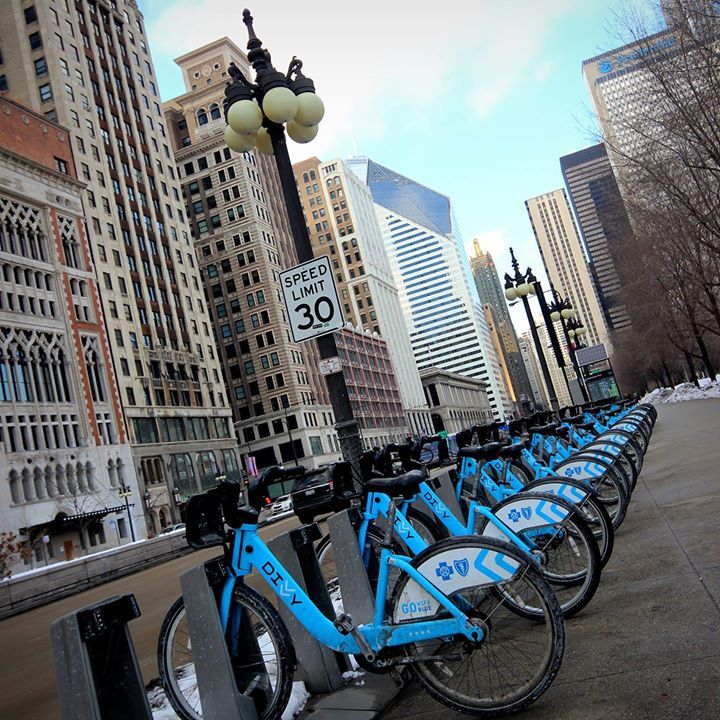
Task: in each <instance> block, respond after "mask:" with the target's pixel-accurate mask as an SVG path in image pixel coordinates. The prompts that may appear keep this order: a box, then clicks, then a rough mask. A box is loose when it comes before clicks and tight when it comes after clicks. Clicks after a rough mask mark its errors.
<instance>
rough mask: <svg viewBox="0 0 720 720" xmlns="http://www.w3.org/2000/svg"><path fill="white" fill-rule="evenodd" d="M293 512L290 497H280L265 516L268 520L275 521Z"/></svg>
mask: <svg viewBox="0 0 720 720" xmlns="http://www.w3.org/2000/svg"><path fill="white" fill-rule="evenodd" d="M292 511H293V502H292V498H291V497H290V495H281V496H280V497H279V498H277V499H276V500H275V502H274V503H273V504H272V505H271V506H270V509H269V511H268V514H267V519H268V520H276V519H278V518H280V517H283V516H285V515H290V514H291V513H292Z"/></svg>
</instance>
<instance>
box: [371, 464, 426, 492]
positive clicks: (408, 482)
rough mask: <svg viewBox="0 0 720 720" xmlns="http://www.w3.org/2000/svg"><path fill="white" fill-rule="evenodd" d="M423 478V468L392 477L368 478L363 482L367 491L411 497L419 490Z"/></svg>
mask: <svg viewBox="0 0 720 720" xmlns="http://www.w3.org/2000/svg"><path fill="white" fill-rule="evenodd" d="M423 480H425V472H424V471H423V470H411V471H410V472H406V473H403V474H402V475H395V476H393V477H378V478H370V479H369V480H368V481H367V482H366V483H365V489H366V490H367V491H368V492H379V493H383V494H384V495H402V496H403V497H412V496H413V495H415V494H417V492H418V491H419V490H420V483H421V482H422V481H423Z"/></svg>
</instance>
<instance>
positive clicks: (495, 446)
mask: <svg viewBox="0 0 720 720" xmlns="http://www.w3.org/2000/svg"><path fill="white" fill-rule="evenodd" d="M504 447H505V443H501V442H492V443H487V444H486V445H472V446H470V447H464V448H460V450H458V457H469V458H472V459H473V460H494V459H495V458H496V457H497V456H498V453H499V452H500V449H501V448H504Z"/></svg>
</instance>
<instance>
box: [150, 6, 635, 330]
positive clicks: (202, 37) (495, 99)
mask: <svg viewBox="0 0 720 720" xmlns="http://www.w3.org/2000/svg"><path fill="white" fill-rule="evenodd" d="M621 1H622V0H514V1H513V2H508V0H455V2H447V3H438V2H429V0H389V1H388V0H385V2H377V0H363V2H358V3H349V2H347V0H345V1H342V2H337V0H334V1H333V2H328V1H327V0H314V2H311V3H298V2H290V1H289V0H274V1H273V2H271V3H259V2H258V3H256V4H255V5H251V6H250V9H251V10H252V11H253V16H254V18H255V31H256V34H257V36H258V37H259V38H260V39H261V40H262V41H263V42H264V44H265V47H266V48H268V49H269V50H270V52H271V54H272V58H273V62H274V64H275V66H276V67H278V68H279V69H282V70H285V69H287V64H288V62H289V61H290V59H291V58H292V56H293V55H297V56H298V57H300V58H301V59H302V60H303V63H304V65H303V72H304V73H305V74H306V75H307V76H308V77H311V78H312V79H313V80H314V81H315V86H316V89H317V93H318V95H320V97H321V98H322V99H323V101H324V102H325V107H326V116H325V119H324V120H323V122H322V123H321V125H320V132H319V134H318V137H317V138H316V139H315V140H314V141H313V142H312V143H311V144H309V145H293V143H290V145H293V147H292V148H291V155H292V158H293V160H294V161H298V160H302V159H304V158H306V157H309V156H311V155H316V156H317V157H319V158H320V159H321V160H331V159H333V158H336V157H342V158H347V157H351V156H353V155H367V156H369V157H371V158H372V159H373V160H375V161H376V162H378V163H380V164H382V165H386V166H387V167H389V168H391V169H393V170H395V171H397V172H399V173H401V174H403V175H406V176H407V177H410V178H412V179H413V180H415V181H417V182H420V183H422V184H424V185H427V186H428V187H430V188H432V189H434V190H437V191H438V192H441V193H443V194H445V195H448V196H449V197H450V198H451V200H452V203H453V206H454V209H455V214H456V217H457V220H458V224H459V228H460V231H461V233H462V236H463V239H464V240H465V243H466V245H467V247H468V252H469V254H471V252H472V240H473V238H477V239H478V240H479V241H480V244H481V247H482V248H483V249H484V250H488V251H490V252H491V253H492V255H493V258H494V260H495V263H496V266H497V268H498V271H499V272H500V274H501V276H502V274H503V273H504V272H506V271H508V270H509V269H510V256H509V251H508V249H509V247H510V246H512V247H513V248H514V250H515V253H516V255H517V257H518V260H519V261H520V262H521V264H522V265H523V268H524V267H526V266H528V265H530V266H532V268H533V270H534V271H535V273H536V274H538V275H540V276H542V277H544V273H542V261H541V259H540V255H539V252H538V250H537V246H536V243H535V240H534V238H533V234H532V229H531V226H530V221H529V219H528V217H527V213H526V210H525V205H524V201H525V200H527V199H528V198H531V197H534V196H536V195H539V194H541V193H544V192H549V191H551V190H556V189H557V188H560V187H562V186H563V179H562V174H561V172H560V163H559V158H560V157H561V156H563V155H567V154H568V153H571V152H575V151H576V150H580V149H582V148H584V147H588V146H589V145H592V144H594V143H595V142H597V139H596V133H597V129H596V124H595V122H594V119H593V116H592V111H591V103H590V96H589V93H588V91H587V89H586V87H585V83H584V80H583V76H582V61H583V60H585V59H587V58H590V57H592V56H594V55H597V54H599V53H600V52H602V51H604V50H608V49H611V48H613V47H617V45H618V42H617V40H616V38H615V36H614V34H613V30H612V26H613V17H614V15H613V12H614V10H616V9H617V7H618V3H619V2H621ZM139 5H140V8H141V10H142V12H143V14H144V15H145V20H146V29H147V32H148V35H149V39H150V49H151V51H152V55H153V59H154V62H155V69H156V72H157V76H158V81H159V87H160V93H161V96H162V99H163V100H169V99H171V98H173V97H175V96H177V95H180V94H182V93H183V92H185V88H184V85H183V81H182V77H181V74H180V70H179V68H178V67H177V65H175V63H174V62H173V60H174V58H176V57H178V56H180V55H181V54H183V53H185V52H188V51H190V50H193V49H195V48H198V47H200V46H202V45H204V44H206V43H208V42H211V41H212V40H215V39H217V38H219V37H222V36H224V35H227V36H228V37H229V38H230V39H231V40H233V41H234V42H236V43H237V44H238V45H239V46H240V47H242V48H244V47H245V45H246V43H247V35H246V31H245V26H244V25H243V24H242V10H243V7H244V6H243V4H242V3H238V1H237V0H139ZM512 314H513V321H514V322H515V324H516V327H517V328H518V329H519V330H520V329H526V328H527V326H528V325H527V321H526V320H525V318H524V317H523V316H522V311H521V309H520V308H519V307H514V308H512Z"/></svg>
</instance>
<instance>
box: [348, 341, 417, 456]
mask: <svg viewBox="0 0 720 720" xmlns="http://www.w3.org/2000/svg"><path fill="white" fill-rule="evenodd" d="M335 341H336V343H337V349H338V357H339V358H340V360H341V361H342V365H343V374H344V375H345V383H346V385H347V389H348V397H349V398H350V404H351V405H352V408H353V416H354V417H355V419H356V420H357V421H358V425H359V426H360V432H361V434H362V439H363V444H364V445H365V447H375V446H377V447H383V446H384V445H387V444H388V443H389V442H404V441H405V438H406V437H407V434H408V424H407V420H406V418H405V413H404V412H403V404H402V400H401V395H400V390H399V388H398V384H397V380H396V376H395V370H394V368H393V363H392V360H391V359H390V351H389V347H388V343H387V341H386V340H385V339H384V338H381V337H380V336H379V335H378V334H377V333H373V332H370V331H368V330H359V329H355V328H351V327H345V328H343V329H342V330H338V331H337V333H335ZM430 432H431V431H430V430H428V431H427V432H426V434H430Z"/></svg>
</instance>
